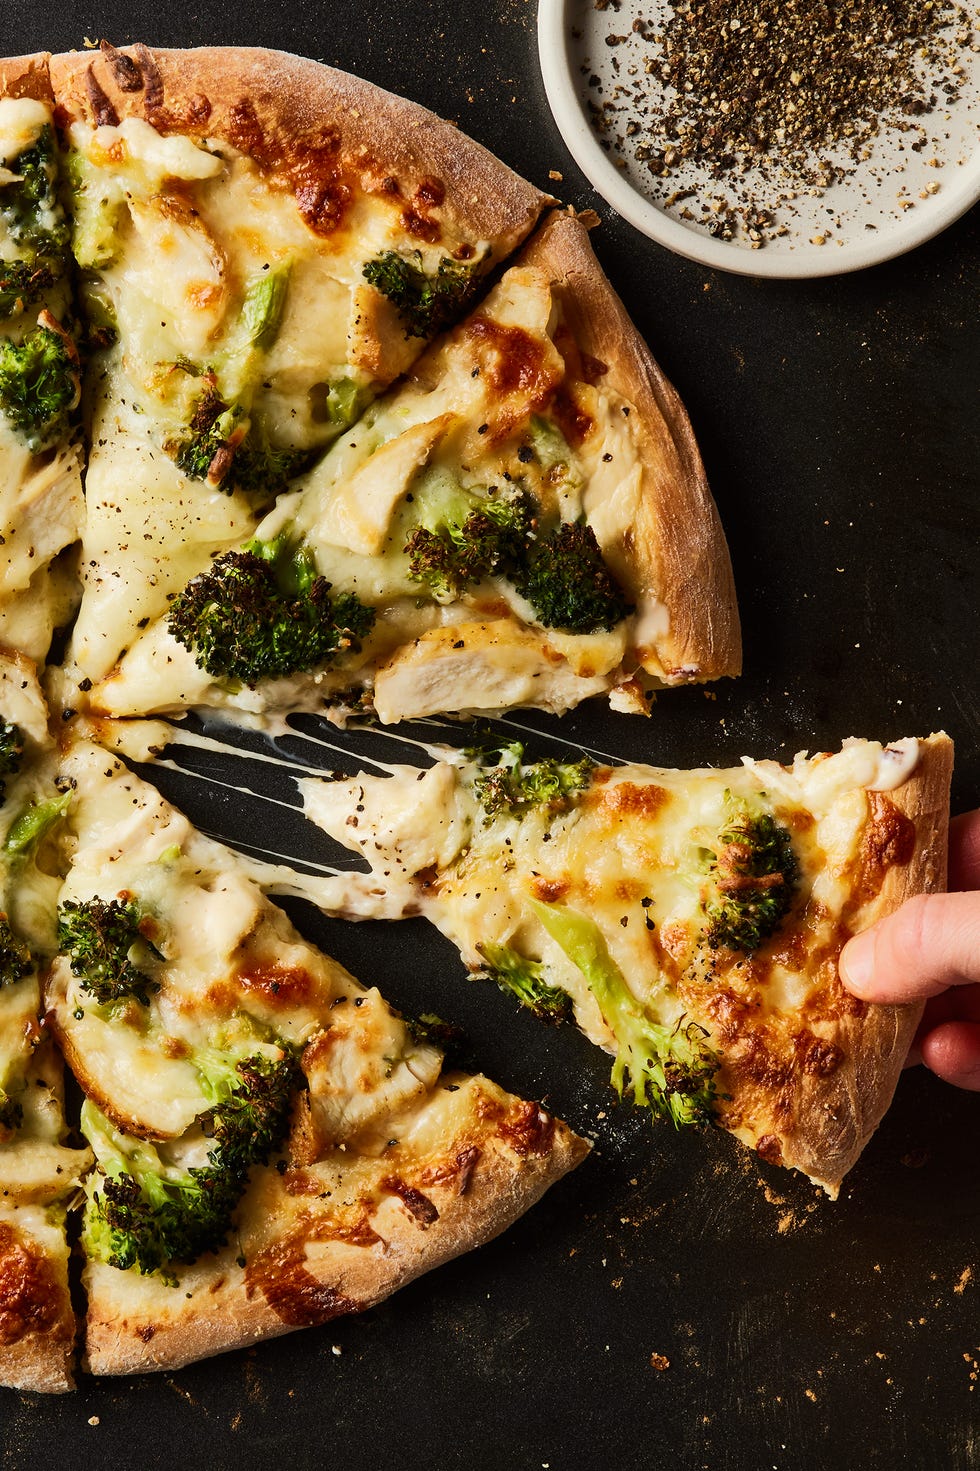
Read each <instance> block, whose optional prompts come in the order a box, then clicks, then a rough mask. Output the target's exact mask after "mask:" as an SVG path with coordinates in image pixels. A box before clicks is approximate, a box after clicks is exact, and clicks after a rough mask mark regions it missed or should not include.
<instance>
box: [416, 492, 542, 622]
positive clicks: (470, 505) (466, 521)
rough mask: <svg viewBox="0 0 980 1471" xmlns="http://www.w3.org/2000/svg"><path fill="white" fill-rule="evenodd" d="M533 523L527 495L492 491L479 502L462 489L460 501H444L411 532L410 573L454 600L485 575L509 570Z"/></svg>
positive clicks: (432, 590) (434, 593) (437, 595)
mask: <svg viewBox="0 0 980 1471" xmlns="http://www.w3.org/2000/svg"><path fill="white" fill-rule="evenodd" d="M533 524H534V513H533V509H532V503H531V502H530V500H529V499H528V498H527V497H525V496H507V497H500V498H496V497H490V496H488V497H486V498H483V499H480V501H479V502H478V503H477V504H474V502H473V498H472V497H470V496H467V495H466V494H465V492H460V495H459V497H458V504H453V505H446V506H443V507H441V508H440V509H439V511H438V512H437V514H436V515H435V516H432V517H430V524H429V525H425V524H423V525H421V526H418V527H416V529H415V530H414V531H413V532H412V534H411V536H410V537H409V539H408V541H407V543H406V545H405V551H406V552H407V554H408V558H409V574H408V575H409V577H411V579H412V580H413V581H414V582H419V583H422V584H423V585H424V586H425V587H426V589H427V590H428V591H429V592H430V593H431V594H432V596H433V597H435V598H437V599H439V600H451V599H452V598H455V597H458V595H459V594H460V593H461V592H462V591H463V590H464V588H467V587H469V586H471V585H472V584H473V583H477V582H482V581H483V579H484V578H485V577H492V576H493V575H494V574H495V573H498V572H499V573H501V574H503V575H504V576H507V575H508V574H509V571H510V568H511V567H512V566H513V564H514V562H515V561H516V560H517V559H518V558H519V557H520V556H522V555H523V547H524V543H525V541H526V539H527V536H528V533H529V532H530V530H531V528H532V526H533Z"/></svg>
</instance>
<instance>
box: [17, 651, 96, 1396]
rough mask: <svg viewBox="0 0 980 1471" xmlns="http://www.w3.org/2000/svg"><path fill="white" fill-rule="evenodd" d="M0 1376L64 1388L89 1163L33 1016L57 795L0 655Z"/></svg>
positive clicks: (35, 727) (26, 692)
mask: <svg viewBox="0 0 980 1471" xmlns="http://www.w3.org/2000/svg"><path fill="white" fill-rule="evenodd" d="M0 712H2V718H0V890H2V893H0V1384H5V1385H9V1386H12V1387H14V1388H17V1389H28V1390H42V1391H48V1392H57V1391H63V1390H67V1389H70V1388H71V1387H72V1359H73V1356H74V1344H75V1314H74V1309H73V1307H72V1303H71V1296H70V1291H69V1285H68V1257H69V1249H68V1243H67V1239H66V1231H65V1222H66V1213H67V1210H68V1206H69V1204H70V1202H71V1199H72V1197H73V1196H74V1195H75V1194H76V1193H77V1190H78V1185H79V1180H80V1178H81V1175H82V1174H83V1172H84V1171H85V1170H86V1169H87V1168H88V1166H89V1165H90V1164H91V1155H90V1153H89V1152H88V1151H87V1150H85V1149H75V1148H71V1147H70V1146H69V1145H68V1144H67V1143H66V1135H67V1131H66V1127H65V1118H64V1104H63V1092H62V1071H63V1070H62V1064H61V1059H60V1057H59V1056H58V1054H57V1051H56V1050H55V1047H54V1044H53V1041H52V1038H51V1034H50V1031H49V1030H48V1028H47V1027H46V1026H45V1025H44V1023H43V1019H42V1016H41V1011H42V1008H41V995H40V980H39V978H40V974H41V972H42V971H43V969H44V967H45V964H46V961H47V958H48V957H49V956H50V955H51V953H52V952H53V950H54V948H55V943H56V942H55V938H54V933H55V913H56V903H57V893H58V887H59V883H58V880H57V879H56V878H54V877H52V876H51V875H50V874H49V873H48V872H47V871H46V868H47V863H46V854H45V853H44V851H43V849H44V844H45V841H46V838H47V835H48V834H49V833H50V832H51V830H52V829H53V828H56V827H57V826H58V824H59V822H60V820H61V819H62V817H63V815H64V812H65V809H66V805H67V798H66V795H65V793H63V792H61V791H59V790H58V789H57V787H56V786H55V784H54V781H53V768H52V767H51V764H50V759H49V756H50V743H49V741H48V735H47V712H46V709H45V705H44V700H43V698H42V696H41V691H40V689H39V687H38V684H37V680H36V678H35V674H34V670H33V667H32V666H31V665H30V664H29V663H28V661H27V660H26V659H24V658H23V657H22V656H14V655H6V654H5V655H2V656H0Z"/></svg>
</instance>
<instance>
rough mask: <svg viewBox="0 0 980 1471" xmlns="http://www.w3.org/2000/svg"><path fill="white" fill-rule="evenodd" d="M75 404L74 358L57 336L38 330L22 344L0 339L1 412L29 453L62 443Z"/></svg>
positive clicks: (66, 344)
mask: <svg viewBox="0 0 980 1471" xmlns="http://www.w3.org/2000/svg"><path fill="white" fill-rule="evenodd" d="M43 315H44V314H43V313H42V316H43ZM77 401H78V357H77V354H76V353H75V352H74V350H73V349H72V348H71V347H70V346H69V344H68V342H67V341H66V340H65V338H64V337H63V336H62V335H61V333H60V332H54V331H52V330H51V329H50V328H49V327H45V326H39V327H36V328H35V329H34V331H33V332H29V333H28V335H27V336H26V337H25V338H24V340H23V341H22V342H14V341H13V340H12V339H11V338H3V339H0V409H2V410H3V412H4V413H5V414H6V416H7V418H8V419H9V420H10V422H11V423H12V424H13V425H14V427H15V428H16V429H18V430H19V431H20V433H21V434H22V435H23V436H24V438H25V439H26V440H27V444H28V448H29V449H30V450H31V451H32V452H33V453H35V454H38V453H40V451H41V450H44V449H47V448H48V446H49V445H52V444H55V443H57V442H58V441H59V440H60V439H62V438H64V436H65V434H66V432H67V430H68V415H69V413H70V411H71V410H72V409H73V408H74V406H75V404H76V403H77Z"/></svg>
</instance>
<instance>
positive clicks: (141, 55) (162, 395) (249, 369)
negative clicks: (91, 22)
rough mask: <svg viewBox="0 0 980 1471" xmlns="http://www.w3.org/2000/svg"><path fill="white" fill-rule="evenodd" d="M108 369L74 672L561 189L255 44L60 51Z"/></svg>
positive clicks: (323, 431) (111, 650)
mask: <svg viewBox="0 0 980 1471" xmlns="http://www.w3.org/2000/svg"><path fill="white" fill-rule="evenodd" d="M50 75H51V85H52V88H53V92H54V95H55V97H56V99H57V106H58V115H59V119H60V120H61V122H62V124H63V127H64V130H65V138H66V142H67V145H68V148H69V161H68V172H69V179H70V185H71V188H70V193H69V207H70V213H71V217H72V251H73V253H74V257H75V260H76V261H77V263H78V266H79V267H80V270H81V285H82V291H83V309H84V312H85V314H86V317H87V319H88V321H89V322H90V323H91V326H92V333H93V337H94V339H95V345H96V346H97V347H98V346H99V344H101V348H100V350H98V351H96V352H95V354H94V356H93V360H92V363H91V366H90V369H89V372H88V374H87V394H86V398H87V424H88V430H89V434H88V437H89V441H90V453H89V461H88V469H87V499H88V515H87V520H86V525H85V534H84V546H83V557H82V565H83V571H84V580H85V593H84V598H83V602H82V607H81V610H80V614H79V619H78V622H77V625H76V627H75V632H74V638H73V642H72V655H73V658H74V660H75V663H76V665H77V669H76V674H75V678H76V680H78V679H99V678H101V677H102V676H103V675H104V674H105V673H106V671H107V670H108V669H110V668H112V666H113V665H114V664H115V662H116V660H117V658H118V657H119V656H120V654H121V653H122V652H123V651H124V650H125V649H126V647H127V646H128V644H129V643H130V641H131V640H132V639H134V638H135V637H136V636H137V634H138V632H139V630H140V628H142V627H144V626H145V625H146V622H147V621H148V620H150V619H153V618H156V617H158V616H159V615H160V614H161V613H163V612H164V611H165V610H166V607H167V599H168V597H169V596H171V595H172V594H173V593H174V592H176V591H178V590H179V588H180V587H182V586H183V585H184V583H185V582H186V581H187V580H188V578H189V577H190V576H191V575H192V574H193V573H194V572H196V571H199V570H200V569H201V568H202V567H205V566H207V564H208V562H209V560H210V558H211V557H212V556H214V555H215V554H217V553H218V552H221V551H223V550H225V549H228V548H233V547H235V546H237V545H238V544H239V543H240V542H241V541H242V540H243V539H245V538H246V537H247V536H249V535H250V533H251V532H252V531H253V530H254V527H255V524H256V521H257V519H258V518H259V516H260V515H261V514H262V513H263V512H264V511H265V510H266V509H267V508H268V507H269V506H270V505H271V504H272V502H273V500H274V499H275V497H276V495H277V493H279V492H280V491H281V490H282V489H283V488H284V487H285V486H286V485H287V484H289V482H290V481H291V480H292V479H293V477H295V476H296V475H297V474H298V473H299V472H300V471H301V470H302V469H303V468H305V467H307V466H309V464H310V463H311V461H312V460H314V459H315V458H316V457H317V455H319V454H320V453H322V451H323V450H324V448H325V447H326V446H327V445H329V444H330V442H331V441H332V440H333V439H335V438H336V437H337V436H338V435H339V434H340V433H341V431H342V430H343V429H344V428H346V427H347V426H348V425H350V424H351V423H352V422H354V421H355V420H356V419H357V418H358V417H359V416H360V414H361V413H362V412H363V410H364V408H365V407H366V405H367V404H368V403H369V402H370V401H371V399H372V397H373V396H374V395H375V394H376V393H377V392H378V391H379V390H381V389H383V388H385V387H386V386H387V385H388V384H389V383H390V382H391V381H392V380H393V379H394V378H396V377H397V376H398V375H399V374H400V373H402V372H403V371H404V370H405V369H406V368H407V367H408V366H409V365H410V364H411V362H412V361H413V360H414V359H415V358H416V357H417V356H418V354H419V353H420V352H421V350H422V348H423V347H424V345H425V342H426V340H427V338H428V337H430V336H431V335H433V334H434V333H435V332H436V331H438V330H440V329H441V328H442V327H443V326H445V325H446V324H447V323H448V322H450V321H452V320H454V319H455V318H456V317H457V316H459V315H461V313H462V311H463V309H464V306H465V303H466V302H467V301H468V299H469V298H470V297H471V296H472V294H473V292H474V291H475V289H476V287H477V284H478V282H479V280H480V278H481V277H482V276H483V275H484V274H485V273H486V272H487V271H488V270H490V269H491V268H492V267H493V266H494V265H495V263H496V262H497V261H499V260H500V259H502V258H503V257H505V256H507V255H509V254H510V253H511V251H512V250H513V249H514V248H515V246H516V245H517V244H519V242H520V241H521V240H522V239H523V237H524V236H525V235H526V234H527V232H528V231H529V230H530V228H531V226H532V225H533V223H534V220H535V218H536V216H537V214H538V212H539V210H540V208H541V206H542V204H543V202H544V196H543V195H541V194H540V192H539V191H538V190H536V189H535V188H533V187H532V186H531V185H530V184H527V183H525V181H524V180H522V179H519V178H518V177H517V176H516V175H515V174H513V173H512V172H511V171H510V170H509V169H508V168H506V166H505V165H503V164H502V163H500V162H499V161H498V160H496V159H495V158H493V157H492V155H490V154H489V153H487V152H486V151H485V150H484V149H482V148H481V147H480V146H479V145H478V144H476V143H474V142H472V141H471V140H470V139H468V138H466V137H465V136H464V135H462V134H460V133H459V132H458V131H457V129H456V128H454V127H452V126H451V125H450V124H448V123H445V122H442V121H440V120H439V119H437V118H435V117H434V116H433V115H432V114H431V113H429V112H427V111H425V110H424V109H423V108H420V107H418V106H416V105H415V104H413V103H410V102H407V101H403V100H402V99H401V98H396V97H394V96H392V95H391V94H389V93H387V92H383V91H382V90H381V89H379V88H377V87H374V86H372V85H370V84H369V83H367V82H363V81H361V80H359V79H357V78H355V77H351V76H347V75H345V74H344V73H341V72H338V71H335V70H333V69H331V68H329V67H325V66H321V65H318V64H317V63H315V62H312V61H306V60H303V59H301V58H298V57H293V56H286V55H284V54H282V53H278V52H270V51H261V50H249V49H246V48H235V49H231V48H203V49H200V50H193V51H158V50H153V51H151V50H150V49H148V48H147V47H145V46H142V45H139V46H135V47H132V48H129V49H127V50H116V49H115V48H114V47H112V46H109V45H105V44H104V45H103V47H102V50H101V52H99V53H97V54H95V55H94V56H93V54H92V53H91V52H89V53H77V54H76V53H72V54H70V55H65V56H53V57H51V58H50Z"/></svg>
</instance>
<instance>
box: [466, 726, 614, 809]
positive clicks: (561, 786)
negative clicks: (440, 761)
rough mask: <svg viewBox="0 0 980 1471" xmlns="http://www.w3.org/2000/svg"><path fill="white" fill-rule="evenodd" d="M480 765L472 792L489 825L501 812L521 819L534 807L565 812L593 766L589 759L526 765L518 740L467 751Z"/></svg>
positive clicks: (550, 759) (586, 782)
mask: <svg viewBox="0 0 980 1471" xmlns="http://www.w3.org/2000/svg"><path fill="white" fill-rule="evenodd" d="M466 754H467V755H468V756H470V757H471V758H475V759H476V760H478V761H479V762H480V764H481V767H482V770H481V772H480V775H479V776H477V777H475V778H474V781H473V789H474V791H475V792H476V795H477V797H478V798H479V801H480V805H481V806H482V808H483V810H484V812H485V813H486V820H487V822H490V821H492V820H493V818H495V817H498V816H499V815H500V814H501V813H508V814H509V815H510V816H513V817H523V816H524V814H525V813H526V812H530V811H532V809H534V808H538V809H544V810H546V811H548V812H565V811H567V810H568V808H569V807H570V806H571V805H572V804H571V801H570V800H569V799H570V798H571V797H573V796H574V795H575V793H576V792H582V791H584V790H585V789H586V787H588V786H589V784H590V783H591V781H592V773H593V772H594V771H595V769H596V764H595V762H594V761H592V760H591V759H590V758H589V757H588V756H583V757H581V759H580V760H578V761H558V760H557V759H556V758H555V757H554V756H547V757H545V759H544V760H543V761H532V762H528V763H527V764H525V762H524V747H523V745H522V744H521V742H520V741H510V742H509V743H508V744H506V745H501V746H494V747H487V748H484V749H483V750H469V751H467V753H466Z"/></svg>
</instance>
